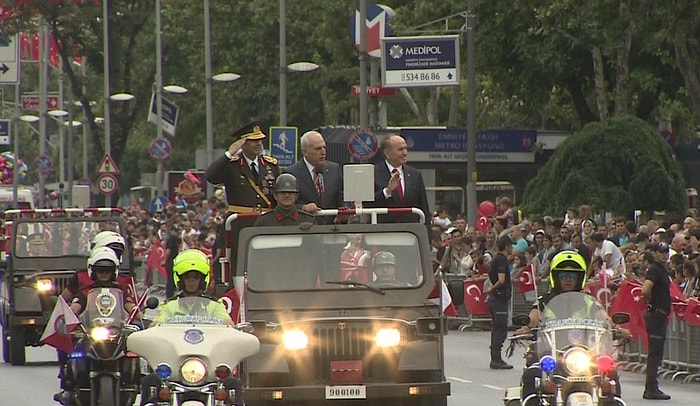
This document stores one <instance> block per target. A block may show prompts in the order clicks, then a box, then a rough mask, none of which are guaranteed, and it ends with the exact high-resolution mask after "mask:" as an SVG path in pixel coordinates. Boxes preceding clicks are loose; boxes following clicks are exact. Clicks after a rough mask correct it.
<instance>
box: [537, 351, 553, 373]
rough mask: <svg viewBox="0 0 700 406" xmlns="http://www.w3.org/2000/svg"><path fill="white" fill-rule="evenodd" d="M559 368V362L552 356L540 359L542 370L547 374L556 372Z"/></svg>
mask: <svg viewBox="0 0 700 406" xmlns="http://www.w3.org/2000/svg"><path fill="white" fill-rule="evenodd" d="M556 366H557V361H556V360H555V359H554V357H553V356H551V355H545V356H544V357H542V358H541V359H540V368H542V371H544V372H546V373H550V372H552V371H554V368H556Z"/></svg>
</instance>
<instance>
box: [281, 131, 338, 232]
mask: <svg viewBox="0 0 700 406" xmlns="http://www.w3.org/2000/svg"><path fill="white" fill-rule="evenodd" d="M300 143H301V153H302V155H303V156H304V158H303V159H302V160H300V161H298V162H297V163H295V164H294V165H292V166H290V167H288V168H287V169H285V171H284V172H286V173H291V174H292V175H294V176H295V177H296V178H297V182H298V184H299V199H298V200H297V206H299V207H300V209H301V210H302V211H305V212H307V213H311V214H314V213H316V212H318V211H319V210H322V209H337V208H340V207H343V205H344V202H343V177H342V174H341V172H340V166H339V165H338V164H337V163H335V162H331V161H327V160H326V141H325V140H324V139H323V136H322V135H321V133H319V132H318V131H307V132H305V133H304V134H303V135H302V136H301V140H300ZM317 222H318V224H326V223H332V222H333V219H332V218H326V219H320V218H319V219H317Z"/></svg>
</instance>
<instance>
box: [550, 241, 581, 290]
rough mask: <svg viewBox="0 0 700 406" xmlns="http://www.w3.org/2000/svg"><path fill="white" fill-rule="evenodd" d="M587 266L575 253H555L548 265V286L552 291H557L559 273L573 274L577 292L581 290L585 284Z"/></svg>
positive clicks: (570, 251)
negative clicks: (575, 277) (574, 274)
mask: <svg viewBox="0 0 700 406" xmlns="http://www.w3.org/2000/svg"><path fill="white" fill-rule="evenodd" d="M587 270H588V265H586V260H585V259H583V256H581V254H579V253H578V252H576V251H572V250H564V251H561V252H559V253H557V254H556V255H555V256H554V258H552V262H551V264H550V271H549V284H550V286H551V287H552V289H555V290H559V272H575V273H577V275H578V278H577V285H576V289H577V290H582V289H583V287H584V285H585V284H586V271H587Z"/></svg>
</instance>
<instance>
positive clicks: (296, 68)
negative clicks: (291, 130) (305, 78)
mask: <svg viewBox="0 0 700 406" xmlns="http://www.w3.org/2000/svg"><path fill="white" fill-rule="evenodd" d="M282 53H284V54H285V55H284V56H280V62H282V61H283V60H284V59H286V51H285V52H282V51H280V54H282ZM280 66H281V67H280V125H281V126H285V125H287V72H296V73H304V72H313V71H315V70H316V69H318V68H319V66H318V65H317V64H315V63H313V62H306V61H300V62H294V63H290V64H289V65H280Z"/></svg>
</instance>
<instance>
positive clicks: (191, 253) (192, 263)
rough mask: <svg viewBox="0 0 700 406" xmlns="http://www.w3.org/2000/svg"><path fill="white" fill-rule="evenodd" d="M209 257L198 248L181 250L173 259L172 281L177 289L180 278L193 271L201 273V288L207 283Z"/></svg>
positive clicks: (204, 287)
mask: <svg viewBox="0 0 700 406" xmlns="http://www.w3.org/2000/svg"><path fill="white" fill-rule="evenodd" d="M209 270H210V266H209V258H208V257H207V256H206V254H204V253H203V252H202V251H200V250H196V249H187V250H183V251H182V252H180V253H179V254H177V256H176V257H175V258H174V259H173V282H174V284H175V286H177V287H178V288H179V289H182V288H181V287H180V278H181V277H182V276H183V275H184V274H186V273H188V272H190V271H195V272H199V273H200V274H202V290H204V289H206V287H207V286H208V285H209Z"/></svg>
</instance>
